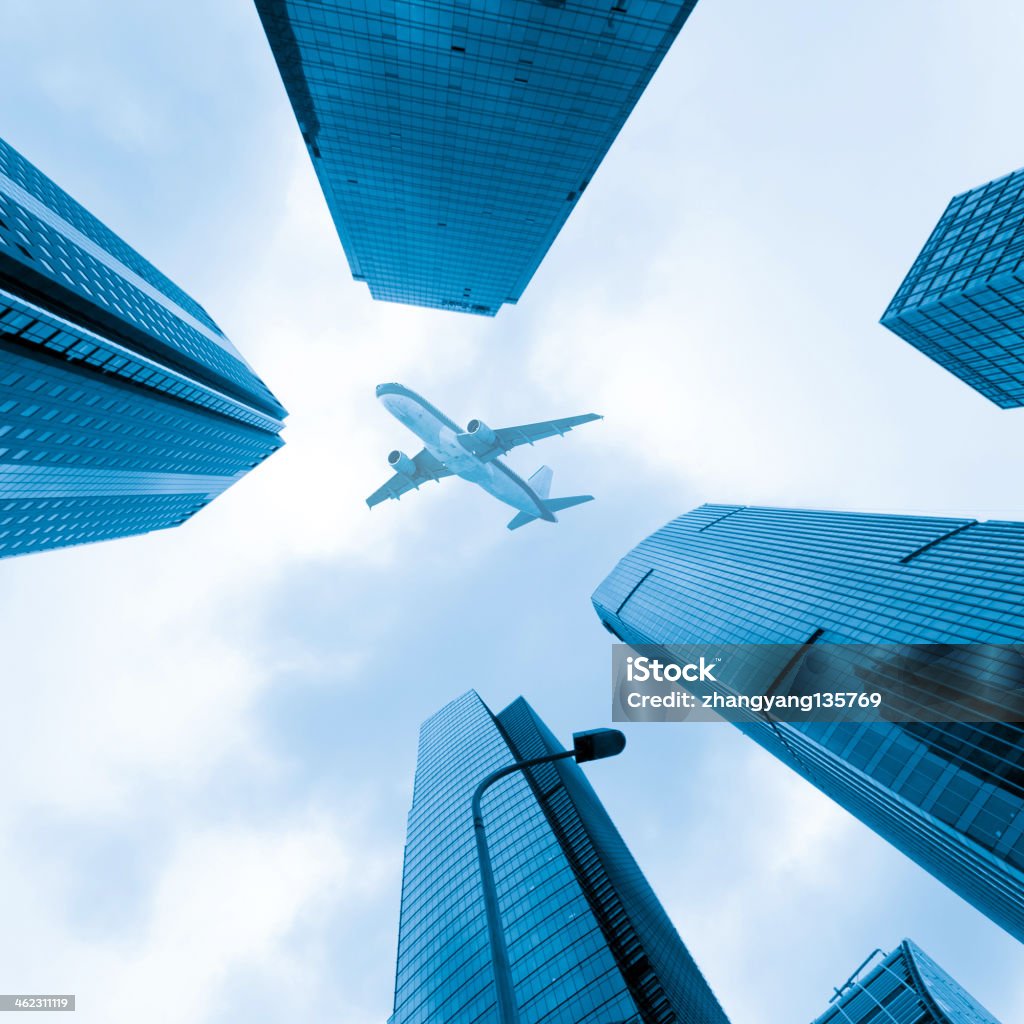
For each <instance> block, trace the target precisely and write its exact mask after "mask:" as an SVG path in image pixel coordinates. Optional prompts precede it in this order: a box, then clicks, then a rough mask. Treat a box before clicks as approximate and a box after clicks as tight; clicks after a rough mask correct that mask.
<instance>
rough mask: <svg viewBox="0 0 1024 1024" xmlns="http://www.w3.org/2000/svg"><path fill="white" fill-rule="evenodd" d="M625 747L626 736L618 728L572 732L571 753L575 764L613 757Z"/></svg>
mask: <svg viewBox="0 0 1024 1024" xmlns="http://www.w3.org/2000/svg"><path fill="white" fill-rule="evenodd" d="M625 747H626V737H625V736H624V735H623V734H622V733H621V732H619V730H618V729H588V730H587V731H586V732H574V733H573V734H572V748H573V755H574V756H575V758H576V763H577V764H582V763H583V762H584V761H600V760H601V758H603V757H614V756H615V755H616V754H621V753H622V751H623V750H624V749H625Z"/></svg>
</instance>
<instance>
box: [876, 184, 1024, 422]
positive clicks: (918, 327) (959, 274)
mask: <svg viewBox="0 0 1024 1024" xmlns="http://www.w3.org/2000/svg"><path fill="white" fill-rule="evenodd" d="M882 323H883V324H884V325H885V326H886V327H888V328H889V330H891V331H894V332H895V333H896V334H898V335H899V336H900V337H901V338H903V339H904V341H909V342H910V344H911V345H913V346H914V347H915V348H917V349H919V350H920V351H922V352H923V353H924V354H925V355H927V356H930V357H931V358H932V359H934V360H935V361H936V362H937V363H938V364H939V365H940V366H944V367H945V368H946V369H947V370H949V371H950V372H952V373H955V374H956V375H957V376H958V377H959V378H960V379H961V380H962V381H964V382H965V383H967V384H970V385H971V387H972V388H975V389H976V390H977V391H980V392H981V393H982V394H983V395H984V396H985V397H986V398H990V399H991V400H992V401H993V402H995V403H996V405H998V406H1001V407H1002V408H1004V409H1009V408H1014V407H1016V406H1019V405H1024V170H1020V171H1015V172H1014V173H1013V174H1008V175H1006V176H1005V177H1002V178H997V179H996V180H995V181H990V182H989V183H988V184H986V185H981V186H980V187H978V188H975V189H972V190H971V191H970V192H964V193H963V194H962V195H958V196H954V197H953V199H952V200H950V203H949V206H947V207H946V212H945V213H943V215H942V217H941V219H940V220H939V223H938V224H937V225H936V227H935V230H934V231H933V232H932V233H931V237H930V238H929V239H928V241H927V242H926V243H925V247H924V248H923V249H922V250H921V253H920V255H919V256H918V257H917V259H916V260H915V261H914V265H913V266H912V267H911V268H910V273H908V274H907V276H906V278H905V279H904V281H903V284H901V285H900V287H899V291H897V292H896V295H895V297H894V298H893V300H892V302H891V303H889V308H888V309H887V310H886V311H885V315H884V316H883V317H882Z"/></svg>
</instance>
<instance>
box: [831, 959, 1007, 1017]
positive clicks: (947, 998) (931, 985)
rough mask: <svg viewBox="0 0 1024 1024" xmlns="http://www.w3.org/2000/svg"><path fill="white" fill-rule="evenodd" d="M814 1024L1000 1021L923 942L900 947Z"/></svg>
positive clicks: (846, 992) (848, 990)
mask: <svg viewBox="0 0 1024 1024" xmlns="http://www.w3.org/2000/svg"><path fill="white" fill-rule="evenodd" d="M814 1024H999V1021H997V1020H996V1019H995V1017H993V1016H992V1014H990V1013H989V1012H988V1010H986V1009H985V1008H984V1007H983V1006H982V1005H981V1004H980V1003H979V1002H978V1001H977V1000H976V999H975V998H974V997H973V996H972V995H971V994H970V993H969V992H967V991H966V990H965V989H964V988H963V987H962V986H960V985H959V984H958V983H957V982H956V981H955V980H954V979H953V978H952V977H951V976H950V975H949V974H947V973H946V972H945V971H944V970H943V969H942V968H941V967H939V965H938V964H937V963H936V962H935V961H934V960H932V958H931V957H930V956H928V954H927V953H925V952H924V951H923V950H922V949H921V948H920V947H919V946H917V945H916V944H915V943H913V942H911V941H910V940H909V939H904V940H903V942H901V943H900V945H899V946H898V947H897V948H896V949H895V950H893V951H892V952H891V953H889V954H888V955H887V956H886V957H884V959H883V960H882V961H881V962H880V963H879V964H877V965H876V966H875V967H873V968H872V969H871V970H870V971H869V972H868V973H867V974H866V975H865V976H864V977H863V978H860V979H858V980H856V981H854V982H853V984H851V985H850V987H849V988H847V989H845V990H844V991H843V992H842V995H841V996H840V997H839V998H838V999H837V1000H836V1001H835V1004H834V1005H833V1006H831V1007H830V1008H829V1009H828V1010H827V1011H826V1012H825V1013H823V1014H822V1015H821V1016H820V1017H818V1018H817V1019H816V1020H815V1021H814Z"/></svg>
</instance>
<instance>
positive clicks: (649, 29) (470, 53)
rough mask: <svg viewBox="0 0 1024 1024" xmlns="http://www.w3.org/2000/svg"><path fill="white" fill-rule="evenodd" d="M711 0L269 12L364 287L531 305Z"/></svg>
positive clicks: (285, 4)
mask: <svg viewBox="0 0 1024 1024" xmlns="http://www.w3.org/2000/svg"><path fill="white" fill-rule="evenodd" d="M695 4H696V0H615V2H609V3H608V4H606V5H603V6H601V7H600V8H598V7H595V6H594V5H593V4H591V3H588V2H584V0H487V2H484V3H478V4H451V3H442V2H439V0H418V2H412V3H400V2H396V0H381V2H374V3H368V2H366V0H358V2H354V3H353V2H348V0H346V2H345V3H342V2H340V0H329V2H326V3H320V2H317V3H310V2H308V0H257V4H256V6H257V9H258V10H259V12H260V15H261V17H262V19H263V25H264V28H265V30H266V32H267V37H268V39H269V41H270V44H271V48H272V49H273V52H274V56H275V58H276V60H277V63H278V67H279V69H280V71H281V75H282V78H283V79H284V83H285V86H286V88H287V90H288V93H289V97H290V99H291V102H292V106H293V108H294V109H295V114H296V117H297V119H298V121H299V126H300V128H301V131H302V134H303V138H304V140H305V142H306V144H307V148H308V150H309V152H310V155H311V157H312V160H313V164H314V167H315V168H316V172H317V175H318V177H319V179H320V183H321V186H322V187H323V190H324V194H325V196H326V199H327V203H328V206H329V208H330V211H331V214H332V216H333V218H334V221H335V225H336V227H337V229H338V233H339V235H340V237H341V241H342V244H343V246H344V248H345V252H346V254H347V256H348V261H349V266H350V268H351V270H352V274H353V276H354V277H355V278H356V279H357V280H362V281H366V282H367V283H368V285H369V287H370V292H371V294H372V295H373V297H374V298H377V299H385V300H389V301H394V302H406V303H413V304H415V305H423V306H432V307H436V308H441V309H450V310H457V311H462V312H468V313H476V314H481V315H485V316H493V315H494V314H495V313H496V312H497V311H498V309H499V308H500V307H501V305H502V304H503V303H505V302H516V301H517V300H518V299H519V297H520V295H521V293H522V291H523V289H524V288H525V287H526V285H527V283H528V282H529V280H530V278H531V277H532V276H533V274H534V272H535V271H536V269H537V267H538V266H539V265H540V262H541V260H542V259H543V258H544V255H545V253H546V252H547V250H548V248H549V246H550V245H551V243H552V242H553V240H554V238H555V236H556V235H557V234H558V231H559V230H560V229H561V227H562V225H563V224H564V222H565V220H566V219H567V218H568V216H569V214H570V212H571V211H572V209H573V207H574V205H575V203H576V201H577V200H578V199H579V197H580V195H581V194H582V193H583V191H584V190H585V189H586V187H587V185H588V183H589V182H590V180H591V178H592V177H593V175H594V173H595V171H596V170H597V167H598V165H599V164H600V162H601V160H602V159H603V157H604V155H605V153H606V152H607V151H608V149H609V147H610V146H611V144H612V142H613V140H614V138H615V136H616V135H617V134H618V132H619V130H620V129H621V127H622V125H623V124H624V122H625V120H626V118H627V117H628V115H629V113H630V111H631V110H632V109H633V106H634V105H635V103H636V102H637V100H638V99H639V97H640V95H641V93H642V92H643V90H644V88H645V87H646V85H647V83H648V82H649V81H650V79H651V77H652V75H653V74H654V72H655V70H656V69H657V67H658V65H659V64H660V62H661V60H662V58H663V57H664V55H665V53H666V52H667V50H668V47H669V46H670V45H671V43H672V41H673V39H674V38H675V36H676V34H677V33H678V32H679V30H680V28H681V27H682V25H683V23H684V22H685V20H686V18H687V17H688V16H689V14H690V12H691V10H692V9H693V7H694V6H695Z"/></svg>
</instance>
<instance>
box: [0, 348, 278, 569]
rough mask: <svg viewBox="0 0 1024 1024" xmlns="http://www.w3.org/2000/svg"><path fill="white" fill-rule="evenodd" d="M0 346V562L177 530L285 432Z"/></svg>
mask: <svg viewBox="0 0 1024 1024" xmlns="http://www.w3.org/2000/svg"><path fill="white" fill-rule="evenodd" d="M8 344H9V345H10V347H6V348H5V347H3V344H2V343H0V558H2V557H7V556H11V555H20V554H27V553H30V552H34V551H41V550H45V549H47V548H52V547H66V546H68V545H71V544H81V543H86V542H89V541H95V540H105V539H110V538H114V537H123V536H126V535H128V534H133V533H145V532H148V531H149V530H154V529H162V528H165V527H170V526H177V525H179V524H180V523H182V522H184V521H185V520H186V519H188V518H189V517H190V516H192V515H194V514H195V513H196V512H197V511H199V509H200V508H202V507H203V506H204V505H206V504H207V503H208V502H209V501H210V500H211V499H212V498H214V497H215V496H216V495H218V494H220V493H221V492H223V491H224V490H225V489H226V488H227V487H229V486H230V485H231V484H233V483H235V482H236V481H237V480H238V479H240V478H241V477H242V476H243V475H244V474H245V473H246V472H248V470H249V469H251V468H253V467H254V466H256V465H258V464H259V463H260V462H262V461H263V460H264V459H265V458H267V456H268V455H270V454H271V453H273V452H274V451H276V450H277V448H278V447H280V445H281V440H280V438H279V437H277V436H276V435H275V434H270V433H267V432H266V431H264V430H258V429H256V428H255V427H252V426H248V425H246V424H243V423H238V422H235V421H232V420H230V419H228V418H226V417H224V416H219V415H215V414H213V413H211V412H208V411H205V410H203V409H200V408H196V407H194V406H190V405H188V404H185V403H184V402H180V401H175V400H174V399H171V398H167V397H163V396H161V395H159V393H158V392H155V391H152V392H151V391H147V390H145V389H143V388H139V387H137V386H135V385H132V384H130V383H128V382H123V381H120V380H119V379H118V378H117V377H107V376H104V375H103V374H101V373H99V372H96V371H93V370H88V371H86V372H83V371H82V370H81V369H78V368H75V367H71V366H68V365H67V364H65V363H63V362H61V361H60V360H59V359H57V358H55V357H48V356H46V355H44V354H42V353H39V354H37V353H36V352H34V351H32V350H31V349H28V348H21V347H15V346H14V345H11V344H10V343H8Z"/></svg>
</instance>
